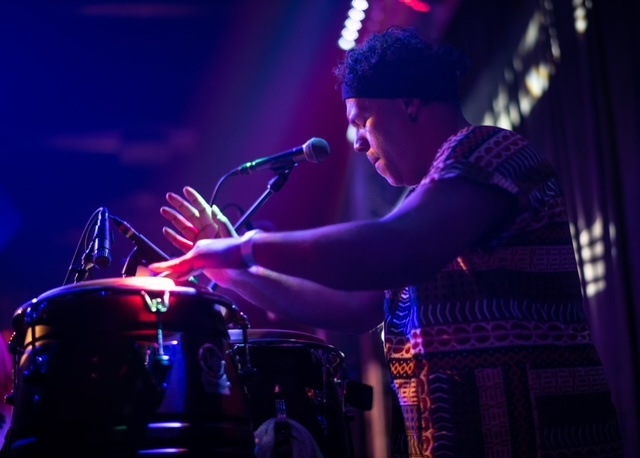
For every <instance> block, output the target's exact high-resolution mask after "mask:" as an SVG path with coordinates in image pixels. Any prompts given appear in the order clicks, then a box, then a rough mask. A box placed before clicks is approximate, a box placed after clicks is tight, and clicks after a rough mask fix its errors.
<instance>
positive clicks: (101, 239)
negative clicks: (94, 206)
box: [93, 207, 111, 269]
mask: <svg viewBox="0 0 640 458" xmlns="http://www.w3.org/2000/svg"><path fill="white" fill-rule="evenodd" d="M110 232H111V231H110V230H109V211H108V210H107V208H106V207H102V208H100V213H99V214H98V222H97V223H96V232H95V235H94V242H93V259H94V261H93V262H94V264H95V265H96V266H98V267H99V268H100V269H106V268H107V267H109V266H110V265H111V238H110V236H111V234H110Z"/></svg>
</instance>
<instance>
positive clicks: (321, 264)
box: [251, 221, 417, 290]
mask: <svg viewBox="0 0 640 458" xmlns="http://www.w3.org/2000/svg"><path fill="white" fill-rule="evenodd" d="M381 240H383V241H392V240H394V241H395V242H394V244H393V245H392V244H391V243H381V242H380V241H381ZM399 240H403V234H402V233H401V232H399V231H397V230H395V229H394V228H393V227H392V226H391V225H389V224H384V223H383V222H380V221H371V222H356V223H345V224H336V225H331V226H325V227H322V228H318V229H309V230H303V231H292V232H283V233H266V234H258V235H256V236H255V237H254V240H253V241H252V242H253V243H252V247H251V251H252V255H253V257H254V259H255V262H256V263H257V264H258V265H260V266H262V267H265V268H267V269H269V270H272V271H276V272H280V273H282V274H285V275H289V276H292V277H299V278H305V279H308V280H310V281H313V282H316V283H321V284H323V285H327V286H328V287H331V288H335V289H340V290H371V289H380V290H381V289H386V288H393V287H397V286H401V285H403V284H406V283H407V280H410V279H411V278H409V276H410V275H415V272H416V269H414V268H413V267H416V266H412V263H414V262H415V261H416V260H417V257H416V256H413V257H409V256H407V254H408V253H411V251H410V250H408V249H398V248H399ZM404 240H406V241H407V243H411V242H410V240H408V239H407V237H406V234H405V237H404Z"/></svg>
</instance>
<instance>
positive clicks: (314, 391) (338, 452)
mask: <svg viewBox="0 0 640 458" xmlns="http://www.w3.org/2000/svg"><path fill="white" fill-rule="evenodd" d="M230 333H231V343H232V346H233V354H234V355H235V356H236V357H237V358H238V360H239V361H238V363H237V365H238V366H239V367H241V368H244V370H245V371H246V370H247V365H249V366H250V369H251V374H252V376H249V377H245V386H246V389H247V393H248V397H249V405H250V409H251V416H252V419H253V426H254V430H256V429H258V428H259V427H260V426H261V425H263V424H265V422H267V421H269V420H271V419H274V418H276V417H277V416H278V410H277V407H276V403H277V402H278V401H284V404H285V406H286V416H287V418H289V419H292V420H295V421H296V422H297V423H299V424H301V425H302V426H303V427H304V428H306V430H307V431H308V432H309V433H310V434H311V436H313V439H314V440H315V442H316V444H317V446H318V448H319V449H320V451H321V452H322V455H323V456H325V457H335V458H341V457H344V458H347V457H351V456H352V455H351V453H352V451H351V433H350V430H349V425H348V415H347V413H346V410H345V404H344V396H343V390H342V388H341V386H340V384H341V382H340V380H339V378H340V376H341V371H342V369H343V360H344V355H343V354H342V353H341V352H340V351H339V350H337V349H336V348H334V347H332V346H330V345H328V344H327V343H326V342H325V341H324V340H323V339H321V338H319V337H317V336H315V335H311V334H307V333H304V332H297V331H289V330H274V329H250V330H249V332H248V336H247V342H248V345H246V347H247V348H245V342H244V339H243V337H242V335H241V332H240V331H239V330H231V331H230ZM247 349H248V354H247V351H246V350H247Z"/></svg>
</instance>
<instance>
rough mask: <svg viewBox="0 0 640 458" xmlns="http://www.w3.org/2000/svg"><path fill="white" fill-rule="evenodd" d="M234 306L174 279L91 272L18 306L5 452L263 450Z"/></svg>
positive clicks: (249, 453)
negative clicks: (236, 349) (243, 373)
mask: <svg viewBox="0 0 640 458" xmlns="http://www.w3.org/2000/svg"><path fill="white" fill-rule="evenodd" d="M233 308H234V306H233V304H232V303H231V302H230V301H229V300H228V299H227V298H225V297H224V296H221V295H218V294H215V293H213V292H211V291H210V290H208V289H206V290H203V289H200V288H199V287H198V286H197V285H194V286H193V287H191V286H178V285H176V284H175V283H174V282H173V281H172V280H170V279H168V278H158V277H128V278H117V279H105V280H89V281H85V282H82V283H76V284H72V285H67V286H63V287H60V288H56V289H53V290H50V291H47V292H46V293H44V294H42V295H40V296H39V297H37V298H35V299H33V300H32V301H31V302H28V303H26V304H24V305H23V306H22V307H20V308H19V309H18V310H17V311H16V312H15V314H14V317H13V321H12V326H13V328H14V339H12V340H14V343H13V345H12V347H13V352H14V354H15V357H14V360H15V361H16V363H15V368H14V380H15V382H14V385H15V386H14V390H13V394H12V396H11V397H12V399H13V401H12V402H13V416H12V423H11V427H10V429H9V432H8V434H7V437H6V439H5V444H4V451H5V456H11V457H27V456H28V457H32V456H45V455H44V454H45V453H46V454H53V455H62V456H86V457H89V456H91V457H94V456H98V457H123V456H125V457H126V456H146V457H149V456H151V457H156V456H157V457H160V456H162V457H167V456H173V455H176V456H177V455H179V456H199V457H200V456H207V457H214V456H221V457H243V458H245V457H253V456H254V445H255V443H254V435H253V431H252V423H251V421H252V420H251V415H250V411H249V406H248V400H247V398H246V391H245V389H244V386H243V385H242V383H241V382H240V381H239V377H238V374H237V371H236V365H235V362H234V361H232V360H230V359H229V352H230V349H231V344H230V337H229V332H228V329H227V326H228V317H229V316H230V314H229V312H231V311H232V310H233Z"/></svg>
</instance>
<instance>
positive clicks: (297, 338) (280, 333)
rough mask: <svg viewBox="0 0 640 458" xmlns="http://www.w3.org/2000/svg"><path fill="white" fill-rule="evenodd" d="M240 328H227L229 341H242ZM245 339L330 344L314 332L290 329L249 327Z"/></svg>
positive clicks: (238, 342) (240, 342)
mask: <svg viewBox="0 0 640 458" xmlns="http://www.w3.org/2000/svg"><path fill="white" fill-rule="evenodd" d="M242 332H243V330H242V329H229V338H230V341H231V343H234V344H235V343H237V344H242V343H244V339H243V334H242ZM247 339H248V340H249V343H251V342H301V343H312V344H321V345H326V346H330V345H329V344H328V343H327V341H326V340H324V339H323V338H322V337H319V336H317V335H315V334H311V333H308V332H303V331H295V330H292V329H275V328H249V329H247Z"/></svg>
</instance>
